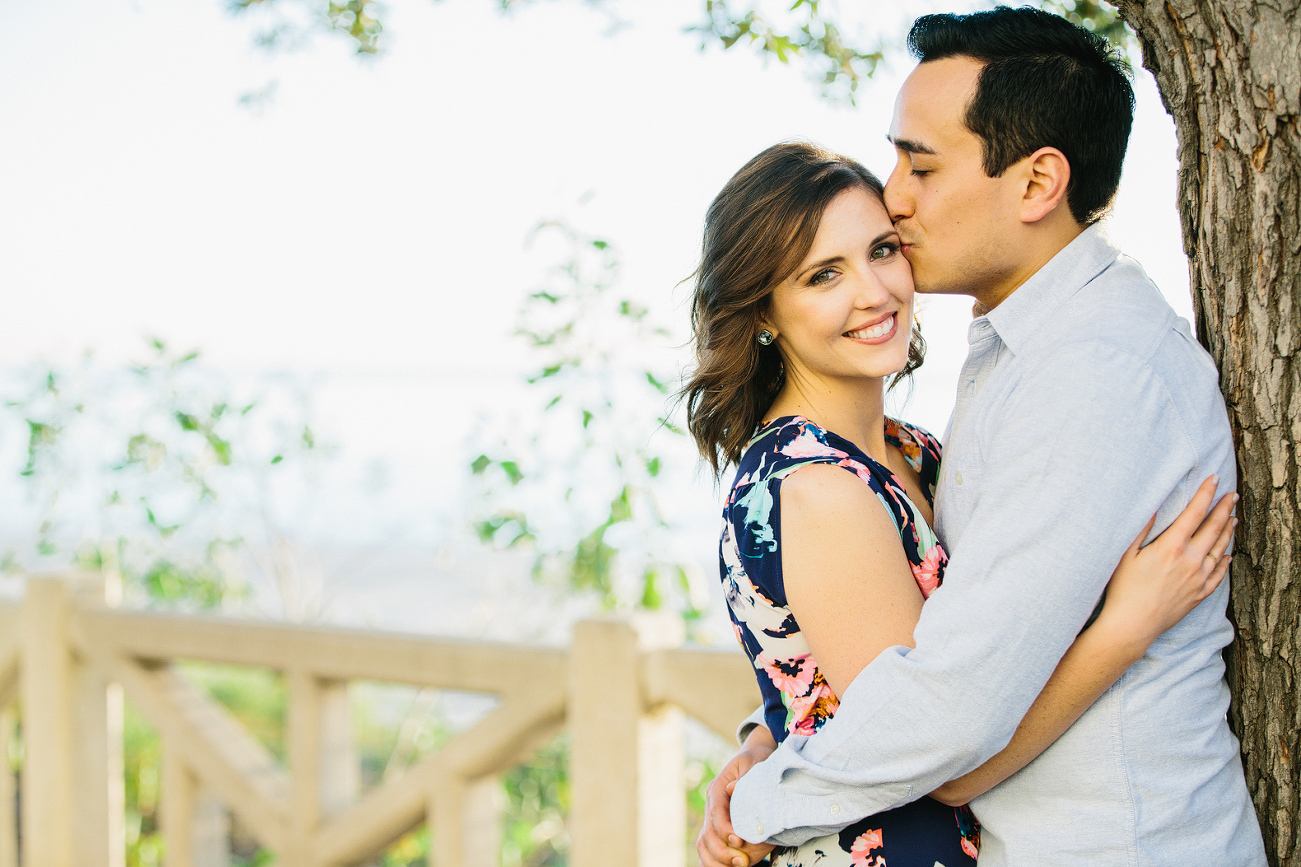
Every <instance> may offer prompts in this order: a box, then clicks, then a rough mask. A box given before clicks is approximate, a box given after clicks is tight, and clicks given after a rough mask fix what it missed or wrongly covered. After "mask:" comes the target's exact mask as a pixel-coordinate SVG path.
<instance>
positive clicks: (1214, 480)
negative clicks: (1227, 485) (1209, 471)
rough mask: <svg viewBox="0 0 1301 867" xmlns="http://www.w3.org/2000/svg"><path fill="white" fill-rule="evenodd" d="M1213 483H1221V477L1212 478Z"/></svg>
mask: <svg viewBox="0 0 1301 867" xmlns="http://www.w3.org/2000/svg"><path fill="white" fill-rule="evenodd" d="M1211 482H1212V483H1214V484H1216V485H1218V484H1219V483H1220V477H1219V476H1218V475H1214V476H1211Z"/></svg>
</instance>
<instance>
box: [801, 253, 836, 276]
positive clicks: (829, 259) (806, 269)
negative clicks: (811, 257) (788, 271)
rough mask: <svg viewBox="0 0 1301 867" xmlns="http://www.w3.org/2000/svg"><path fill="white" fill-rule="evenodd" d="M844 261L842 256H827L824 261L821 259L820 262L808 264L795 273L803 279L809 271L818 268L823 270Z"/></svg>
mask: <svg viewBox="0 0 1301 867" xmlns="http://www.w3.org/2000/svg"><path fill="white" fill-rule="evenodd" d="M844 259H845V257H844V256H828V257H827V258H826V259H823V260H822V261H820V262H810V263H809V264H808V265H806V266H805V267H803V268H801V269H800V270H799V271H798V272H797V273H798V274H799V276H801V277H803V276H804V275H805V274H807V273H809V272H810V271H813V270H816V269H818V268H825V267H827V266H828V265H834V264H836V263H837V262H843V261H844Z"/></svg>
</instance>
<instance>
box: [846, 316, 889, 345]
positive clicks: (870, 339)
mask: <svg viewBox="0 0 1301 867" xmlns="http://www.w3.org/2000/svg"><path fill="white" fill-rule="evenodd" d="M898 318H899V317H898V316H897V315H896V314H894V313H891V314H889V315H888V316H886V317H885V318H884V319H879V320H877V321H876V322H874V323H872V324H871V325H864V326H862V327H861V328H857V329H855V330H853V331H846V332H845V336H846V337H848V338H849V339H851V340H857V341H861V342H863V343H868V344H872V345H875V344H878V343H887V342H889V340H890V339H891V338H892V337H894V335H895V332H896V331H898Z"/></svg>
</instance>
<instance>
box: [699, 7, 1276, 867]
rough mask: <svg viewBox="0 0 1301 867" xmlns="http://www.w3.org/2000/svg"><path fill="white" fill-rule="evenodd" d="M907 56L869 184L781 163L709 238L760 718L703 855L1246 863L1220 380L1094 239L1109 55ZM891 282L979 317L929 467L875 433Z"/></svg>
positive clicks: (893, 355) (1115, 133) (1110, 104)
mask: <svg viewBox="0 0 1301 867" xmlns="http://www.w3.org/2000/svg"><path fill="white" fill-rule="evenodd" d="M909 46H910V48H911V49H912V51H913V53H914V54H915V55H916V57H917V58H918V59H919V61H920V63H919V65H918V66H917V68H916V69H915V70H914V71H913V73H912V74H911V75H910V76H909V77H908V79H907V81H906V82H905V83H904V85H903V88H902V90H901V91H900V93H899V97H898V101H897V103H896V108H895V115H894V118H893V121H892V123H891V127H890V140H891V141H892V142H893V143H894V146H895V149H896V151H897V154H898V162H897V165H896V166H895V168H894V171H893V172H892V173H891V174H890V177H889V179H888V181H887V183H886V184H885V185H884V186H883V185H882V184H881V183H880V182H879V181H878V180H877V179H876V178H875V177H873V176H872V175H871V174H870V173H869V172H867V171H866V170H865V169H864V168H862V167H861V166H860V165H858V164H857V163H855V162H854V161H852V160H850V159H847V158H845V157H841V156H838V155H835V154H831V153H828V152H826V151H823V150H821V149H820V148H817V147H814V146H811V145H806V144H800V143H785V144H780V145H776V146H774V147H772V148H769V149H768V150H766V151H764V152H763V153H761V154H759V155H758V156H757V157H755V158H754V159H753V160H751V161H750V162H749V163H748V164H747V165H746V166H745V167H743V168H742V169H741V170H740V171H739V172H738V173H737V174H736V175H735V176H734V177H733V178H732V179H731V180H730V181H729V182H728V183H727V185H726V186H725V187H724V188H723V190H722V192H721V193H719V195H718V197H717V198H716V199H715V200H714V203H713V204H712V206H711V207H710V210H709V213H708V216H707V218H706V223H705V237H704V248H703V254H702V260H701V266H700V272H699V276H698V282H697V286H696V291H695V297H694V309H693V324H694V332H695V341H696V351H697V361H698V365H697V369H696V371H695V373H694V374H693V376H692V378H691V380H690V381H689V382H688V384H687V386H686V388H685V389H684V394H685V396H686V399H687V406H688V419H689V426H690V429H691V431H692V434H693V435H694V437H695V439H696V442H697V444H698V445H699V447H700V450H701V452H702V454H703V455H704V456H705V458H706V459H707V460H708V461H709V462H710V464H711V465H712V466H713V468H714V470H715V471H716V472H718V473H720V474H721V472H722V471H723V470H724V469H726V468H728V467H730V466H733V465H734V466H735V467H736V475H735V480H734V482H733V483H732V485H731V488H730V490H729V492H728V495H727V499H726V505H725V508H724V522H723V524H724V526H723V536H722V541H721V549H720V570H721V577H722V580H723V584H724V591H725V594H726V596H727V601H728V605H729V609H730V613H731V617H732V620H733V623H734V625H735V627H736V631H737V635H738V637H739V638H740V640H741V643H742V645H743V646H744V648H745V650H746V652H747V654H748V655H749V656H750V658H751V660H752V661H753V663H754V669H755V674H756V677H757V678H758V681H759V685H760V691H761V693H762V695H763V700H764V704H763V707H762V708H760V710H758V711H756V713H755V715H754V716H753V717H752V718H751V719H750V720H749V721H748V722H747V724H746V725H745V726H743V727H742V737H743V746H742V748H741V751H740V752H739V753H737V755H736V756H735V757H734V758H733V759H732V760H731V761H730V762H729V763H728V764H727V765H726V766H725V767H724V769H723V770H722V771H721V772H720V774H719V777H718V778H717V779H716V780H715V781H714V782H713V783H712V784H711V785H710V789H709V805H708V815H707V818H706V823H705V827H704V829H703V830H702V831H701V834H700V839H699V841H698V844H697V848H698V851H699V852H700V856H701V861H702V864H704V865H706V867H749V865H753V864H755V863H757V862H758V861H759V860H760V859H761V858H764V857H768V858H770V859H771V861H772V863H773V864H774V865H806V867H808V865H813V864H820V865H824V867H834V865H855V867H913V865H916V867H936V865H941V867H957V865H961V864H968V865H969V864H972V863H974V862H975V860H976V858H977V857H978V858H979V859H980V863H981V864H982V865H1015V867H1023V865H1024V867H1037V865H1135V867H1140V865H1191V864H1214V865H1251V867H1256V865H1263V864H1264V863H1265V859H1264V853H1263V848H1262V845H1261V839H1260V831H1259V829H1258V827H1257V824H1256V818H1255V814H1254V812H1253V810H1252V805H1251V802H1250V799H1249V797H1248V794H1247V789H1246V786H1245V783H1244V781H1243V774H1242V768H1241V765H1240V761H1239V757H1238V744H1237V741H1236V740H1235V738H1234V737H1233V735H1232V734H1231V733H1230V731H1229V729H1228V727H1227V724H1226V721H1225V711H1226V709H1227V707H1228V701H1229V696H1228V692H1227V689H1226V687H1225V685H1224V681H1223V663H1222V661H1221V656H1220V652H1221V649H1222V648H1223V647H1224V646H1225V645H1226V644H1228V643H1229V641H1230V639H1231V638H1232V628H1231V626H1230V624H1229V623H1228V621H1227V620H1226V619H1225V603H1226V598H1227V587H1226V586H1224V585H1223V584H1222V578H1223V577H1224V575H1225V571H1226V569H1227V565H1228V558H1227V557H1226V556H1225V554H1226V553H1227V550H1228V547H1229V544H1230V541H1231V538H1232V531H1233V525H1234V523H1236V522H1235V521H1234V520H1233V519H1232V518H1231V514H1230V513H1231V509H1232V505H1233V501H1234V500H1235V499H1236V498H1235V497H1233V496H1228V495H1226V496H1224V497H1222V498H1221V499H1220V501H1219V503H1218V504H1217V505H1216V506H1215V507H1214V508H1211V503H1212V501H1213V499H1214V498H1215V496H1216V490H1217V487H1218V488H1219V489H1222V490H1224V491H1232V489H1233V487H1234V478H1235V475H1234V460H1233V452H1232V442H1231V439H1230V434H1229V427H1228V420H1227V416H1226V413H1225V410H1224V405H1223V400H1222V398H1221V396H1220V394H1219V392H1218V389H1217V385H1216V382H1217V375H1216V371H1215V369H1214V367H1213V365H1212V364H1211V361H1210V359H1209V358H1208V357H1207V355H1206V353H1205V352H1204V351H1203V350H1202V348H1201V347H1200V346H1199V345H1198V343H1197V341H1196V340H1195V338H1194V337H1193V335H1192V334H1191V332H1190V330H1189V328H1188V325H1187V323H1186V322H1185V321H1184V320H1182V319H1180V318H1178V317H1177V316H1176V315H1175V314H1174V313H1173V311H1171V309H1170V308H1169V306H1168V305H1167V304H1166V303H1165V301H1164V300H1163V299H1162V297H1161V295H1160V293H1159V292H1158V291H1157V289H1156V287H1155V286H1154V285H1153V284H1152V282H1151V281H1150V280H1149V279H1148V278H1147V276H1146V275H1145V274H1144V273H1143V271H1142V269H1141V268H1140V267H1139V266H1138V264H1137V263H1135V262H1134V261H1133V260H1132V259H1129V258H1127V257H1126V256H1124V255H1122V254H1121V253H1120V252H1119V251H1118V250H1117V249H1116V248H1115V247H1114V246H1112V244H1111V243H1110V241H1109V240H1108V239H1107V238H1106V237H1105V235H1104V234H1103V232H1102V230H1101V228H1100V226H1099V225H1098V224H1097V223H1098V220H1099V219H1100V217H1101V216H1102V215H1103V214H1104V213H1105V212H1106V210H1107V208H1108V207H1109V205H1110V203H1111V201H1112V198H1113V197H1114V195H1115V191H1116V187H1117V185H1118V183H1119V180H1120V174H1121V164H1122V162H1123V158H1124V153H1125V148H1126V145H1127V142H1128V138H1129V132H1130V127H1131V123H1132V116H1133V93H1132V90H1131V88H1130V84H1129V81H1128V77H1127V73H1128V70H1127V68H1126V65H1125V64H1124V62H1123V61H1122V60H1120V59H1119V58H1118V57H1117V56H1116V55H1115V54H1114V52H1113V51H1112V50H1110V49H1109V47H1108V45H1107V43H1106V41H1105V40H1103V39H1101V38H1100V37H1097V36H1095V35H1093V34H1090V33H1088V32H1087V31H1085V30H1082V29H1080V28H1078V27H1075V26H1074V25H1072V24H1070V23H1068V22H1066V21H1065V20H1063V19H1061V18H1058V17H1056V16H1052V15H1049V14H1047V13H1043V12H1039V11H1036V10H1032V9H1008V8H1004V7H1000V8H998V9H995V10H992V11H989V12H981V13H975V14H972V15H965V16H953V15H929V16H925V17H923V18H920V19H918V21H917V22H916V24H915V25H914V27H913V29H912V32H911V33H910V35H909ZM914 287H915V288H916V290H918V291H922V292H937V293H963V294H967V295H971V296H973V297H974V298H975V300H976V313H977V315H976V317H975V318H974V320H973V322H972V323H971V326H970V330H969V342H970V351H969V355H968V358H967V361H966V363H965V365H964V366H963V368H962V373H961V379H960V381H959V384H958V395H957V403H956V406H955V408H954V413H953V418H952V420H951V422H950V425H949V430H948V432H947V434H946V436H945V445H944V455H943V461H942V462H941V460H940V444H939V442H938V441H937V440H936V439H935V438H934V437H932V436H931V435H930V434H928V433H927V432H925V431H923V430H921V429H919V428H916V427H914V426H911V425H909V424H907V423H905V422H902V421H896V420H894V419H890V418H887V417H886V416H885V415H884V409H883V400H884V392H885V390H886V389H887V387H888V386H889V385H890V384H893V383H894V382H895V381H897V380H898V379H899V378H900V377H902V376H906V375H907V374H908V373H910V372H911V371H912V369H914V368H915V367H916V366H917V365H918V364H920V363H921V357H922V349H923V345H922V344H921V342H920V338H919V336H918V335H917V334H916V332H915V330H914V328H913V293H914ZM1208 476H1209V477H1210V478H1208ZM1203 480H1205V481H1203ZM1181 510H1182V511H1181ZM1145 525H1146V526H1145ZM1154 527H1157V528H1163V529H1164V532H1162V533H1161V535H1160V536H1159V537H1157V538H1156V539H1155V540H1154V541H1152V542H1151V544H1147V545H1144V543H1145V542H1146V541H1147V540H1148V537H1149V536H1151V535H1152V534H1153V529H1154ZM1136 534H1137V538H1135V536H1136ZM774 846H775V847H776V848H774Z"/></svg>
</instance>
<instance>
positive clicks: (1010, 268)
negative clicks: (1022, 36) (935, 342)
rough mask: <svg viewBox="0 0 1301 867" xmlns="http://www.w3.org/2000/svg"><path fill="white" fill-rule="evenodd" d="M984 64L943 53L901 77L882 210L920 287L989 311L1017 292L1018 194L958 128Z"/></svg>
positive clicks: (976, 142)
mask: <svg viewBox="0 0 1301 867" xmlns="http://www.w3.org/2000/svg"><path fill="white" fill-rule="evenodd" d="M981 68H982V64H981V63H980V61H977V60H974V59H972V58H969V57H950V58H945V59H943V60H934V61H930V62H927V63H923V64H921V65H919V66H918V67H917V68H916V69H915V70H913V72H912V74H911V75H909V76H908V79H907V80H906V81H905V82H904V85H903V87H902V88H901V89H900V91H899V98H898V99H897V100H896V101H895V110H894V120H893V122H892V123H891V125H890V141H891V142H893V143H894V146H895V151H896V153H897V154H898V162H897V163H896V165H895V167H894V171H893V172H892V173H891V174H890V179H889V181H888V182H887V183H886V185H885V204H886V208H887V209H888V210H889V212H890V219H892V220H893V221H894V223H895V228H896V229H897V230H898V232H899V237H900V240H901V241H902V242H903V245H904V246H903V252H904V255H905V256H907V257H908V261H909V262H910V263H911V264H912V268H913V279H914V281H915V282H916V284H917V291H919V292H940V293H961V294H967V295H974V296H976V297H977V298H978V299H979V300H981V301H982V302H984V303H985V304H987V305H988V306H991V307H992V306H995V305H996V304H997V303H998V302H999V301H1001V300H1002V299H1003V297H1006V293H1008V292H1010V291H1011V290H1012V289H1014V288H1015V283H1014V282H1013V280H1014V276H1013V275H1014V273H1015V272H1016V270H1017V269H1016V267H1015V255H1014V253H1015V249H1014V248H1015V244H1016V239H1017V232H1018V230H1019V229H1020V228H1021V223H1020V220H1019V218H1018V213H1019V212H1018V208H1019V205H1020V200H1021V195H1022V190H1021V189H1019V188H1018V187H1017V182H1016V179H1015V177H1014V175H1013V173H1011V172H1008V173H1005V174H1004V175H1003V176H1001V177H998V178H991V177H989V176H988V175H986V174H985V169H984V166H983V165H982V160H981V140H980V138H979V137H977V136H976V134H975V133H973V132H971V130H969V129H968V128H967V126H966V124H965V123H964V122H963V116H964V114H965V112H966V109H967V105H968V103H969V102H970V101H971V97H972V95H973V94H974V93H975V90H976V83H977V78H978V76H979V74H980V70H981ZM1008 284H1011V285H1008Z"/></svg>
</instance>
